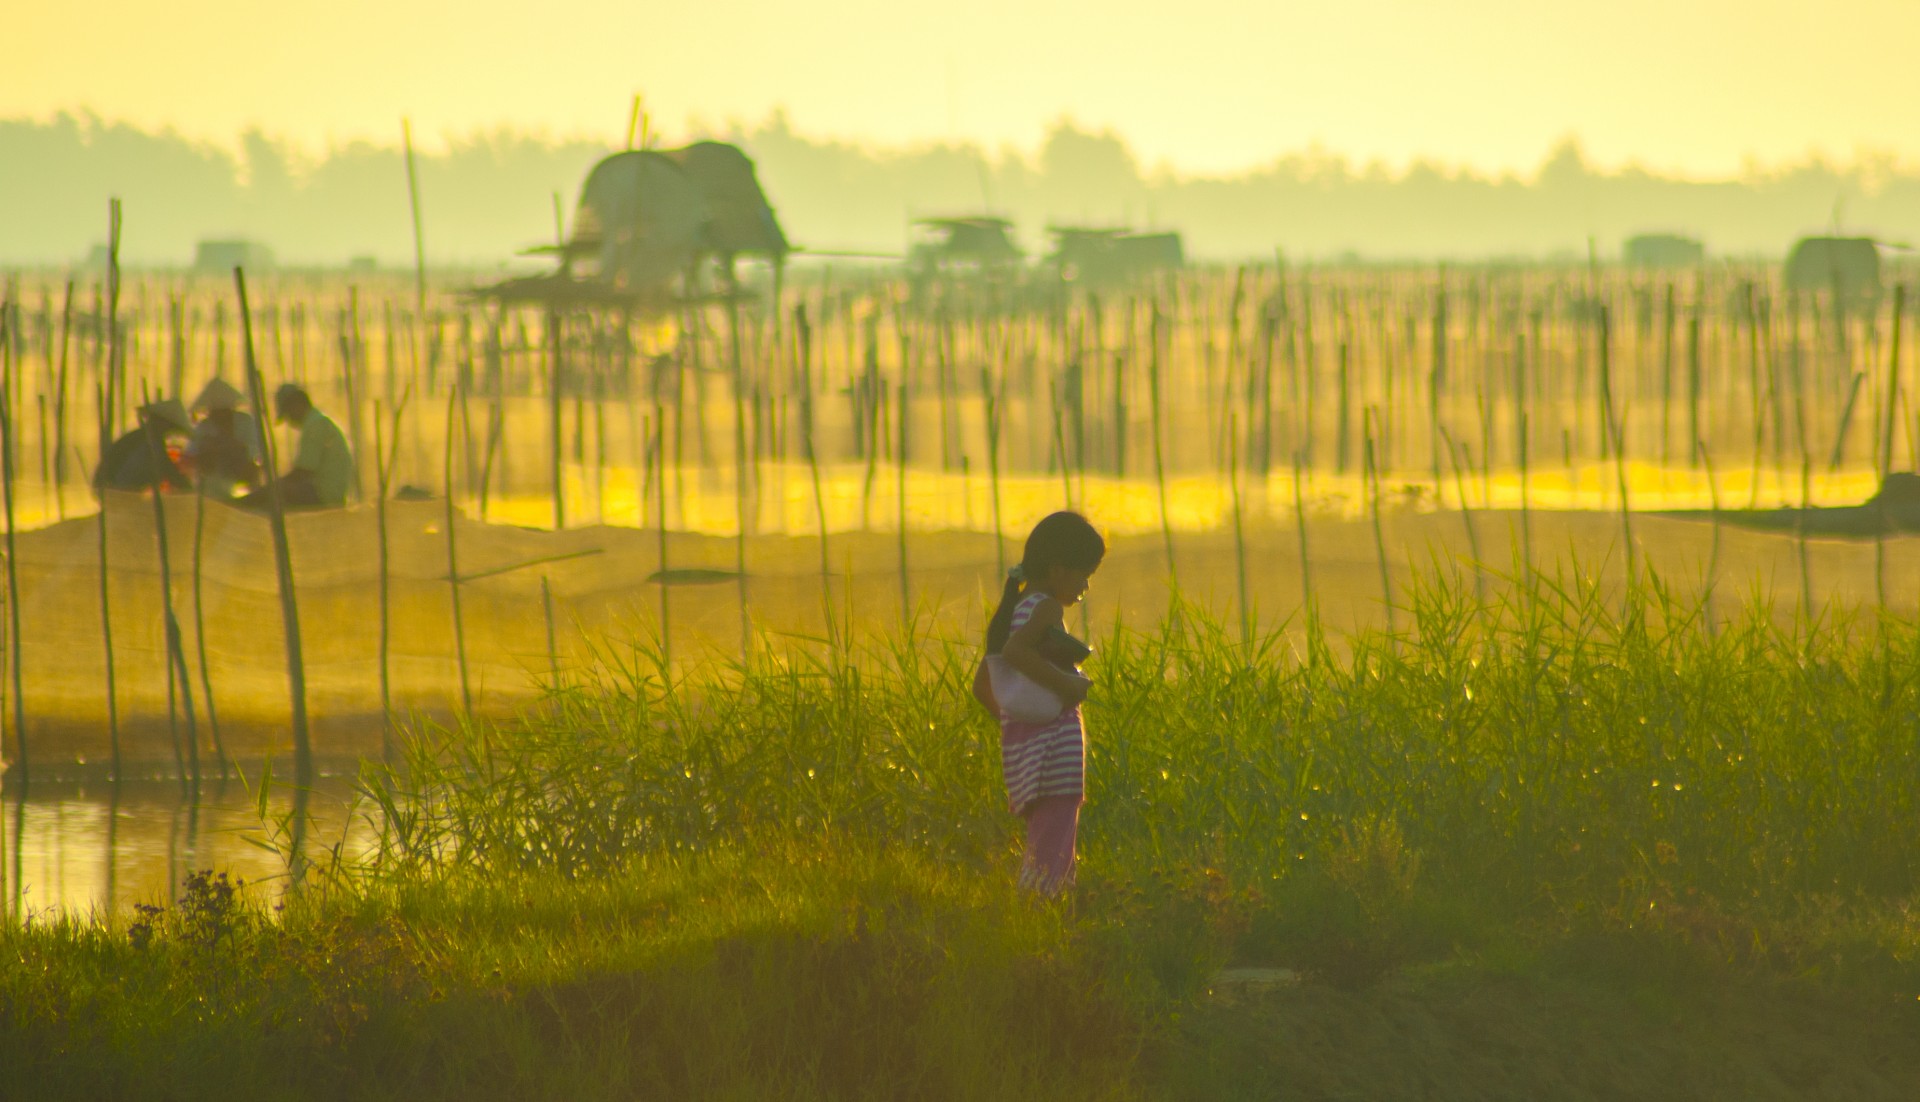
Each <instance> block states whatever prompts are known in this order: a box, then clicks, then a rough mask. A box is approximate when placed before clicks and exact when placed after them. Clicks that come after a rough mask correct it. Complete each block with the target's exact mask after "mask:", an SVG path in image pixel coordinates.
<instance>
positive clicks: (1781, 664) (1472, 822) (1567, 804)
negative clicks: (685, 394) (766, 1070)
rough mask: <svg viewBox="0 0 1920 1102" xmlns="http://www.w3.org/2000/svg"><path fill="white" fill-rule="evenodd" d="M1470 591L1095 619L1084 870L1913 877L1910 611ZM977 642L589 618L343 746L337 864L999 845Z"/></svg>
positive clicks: (1518, 892) (990, 861) (1675, 880)
mask: <svg viewBox="0 0 1920 1102" xmlns="http://www.w3.org/2000/svg"><path fill="white" fill-rule="evenodd" d="M1489 591H1490V592H1492V593H1494V594H1496V596H1494V597H1493V598H1492V599H1491V603H1481V602H1480V601H1479V600H1478V599H1476V597H1475V596H1474V586H1473V584H1472V583H1471V582H1470V581H1468V580H1467V579H1465V578H1464V577H1463V576H1462V575H1461V574H1460V573H1459V572H1458V571H1457V570H1455V569H1453V568H1448V567H1435V568H1433V569H1431V570H1429V571H1427V572H1426V573H1424V574H1422V575H1420V576H1418V577H1417V578H1416V580H1415V582H1414V584H1413V586H1412V588H1411V589H1410V590H1409V591H1407V592H1406V593H1404V594H1403V597H1404V599H1405V601H1406V605H1407V607H1406V608H1405V609H1404V613H1405V618H1404V619H1403V620H1402V622H1403V623H1405V624H1407V625H1408V626H1407V627H1406V629H1405V630H1404V631H1403V632H1402V633H1400V634H1399V635H1396V636H1388V635H1385V634H1366V635H1362V636H1360V637H1357V638H1354V639H1351V640H1346V641H1338V642H1329V641H1327V640H1326V639H1324V638H1321V637H1318V636H1314V637H1312V639H1313V641H1312V642H1309V643H1308V644H1306V646H1308V647H1310V648H1313V649H1312V651H1311V652H1309V651H1303V650H1300V649H1296V647H1295V645H1294V643H1293V642H1292V641H1291V640H1290V638H1289V637H1287V636H1282V635H1275V636H1269V637H1266V638H1262V639H1256V640H1255V641H1254V642H1253V643H1252V644H1251V645H1248V644H1247V643H1246V642H1245V641H1243V639H1242V637H1241V633H1240V629H1239V626H1238V624H1237V623H1234V622H1232V621H1231V620H1230V619H1228V618H1216V617H1212V616H1210V615H1207V614H1205V613H1204V612H1202V611H1201V610H1197V609H1195V610H1189V613H1188V614H1186V615H1181V616H1178V617H1172V618H1169V619H1168V620H1167V621H1166V622H1164V623H1163V624H1161V625H1159V626H1157V627H1155V628H1152V629H1149V630H1145V631H1134V630H1126V629H1121V630H1116V631H1115V632H1114V633H1113V634H1112V635H1110V636H1109V637H1108V638H1106V639H1104V640H1100V641H1099V645H1098V647H1097V649H1096V657H1095V659H1094V660H1093V662H1092V663H1091V665H1090V667H1089V672H1090V673H1091V674H1092V676H1093V677H1094V678H1095V682H1096V689H1095V691H1094V693H1093V695H1092V697H1091V698H1090V699H1089V702H1088V705H1087V708H1086V716H1087V727H1088V731H1089V743H1090V755H1089V765H1088V791H1089V801H1088V805H1087V808H1086V812H1085V815H1084V817H1083V820H1082V823H1083V826H1082V836H1083V850H1084V851H1085V852H1086V854H1087V856H1088V860H1089V861H1090V863H1091V870H1092V877H1093V879H1092V881H1091V885H1092V886H1090V888H1089V890H1090V891H1094V892H1098V891H1101V890H1105V889H1104V888H1102V887H1100V885H1102V884H1109V885H1118V884H1131V883H1134V882H1136V881H1137V882H1140V883H1146V882H1149V881H1155V880H1156V879H1159V880H1164V879H1165V878H1168V877H1173V878H1180V877H1191V876H1192V875H1194V873H1195V870H1203V869H1204V870H1208V873H1207V875H1208V876H1212V877H1217V878H1219V879H1221V880H1222V881H1223V882H1224V883H1225V884H1227V885H1229V886H1230V887H1231V889H1232V890H1233V892H1238V893H1240V896H1239V897H1245V898H1256V897H1258V896H1260V895H1261V893H1265V892H1270V891H1272V890H1275V889H1276V886H1277V885H1283V884H1286V883H1288V882H1290V881H1292V882H1305V881H1306V880H1311V879H1313V878H1315V877H1319V878H1325V877H1327V876H1330V875H1334V874H1335V873H1336V871H1337V867H1338V865H1339V864H1340V862H1342V861H1345V860H1349V859H1351V858H1352V856H1353V854H1352V852H1351V851H1353V850H1354V848H1355V847H1356V846H1359V847H1361V848H1366V847H1367V846H1373V845H1377V844H1384V842H1383V840H1391V842H1392V847H1393V848H1396V849H1397V850H1399V851H1400V853H1399V855H1398V856H1397V857H1392V860H1395V861H1401V862H1403V863H1404V864H1405V865H1406V866H1407V868H1406V872H1407V875H1409V876H1413V875H1414V873H1413V871H1412V870H1413V867H1414V866H1415V865H1416V864H1417V867H1418V873H1417V879H1418V880H1419V881H1420V883H1421V884H1422V885H1423V886H1429V887H1432V888H1434V889H1436V890H1438V891H1440V892H1442V893H1450V894H1459V895H1462V896H1471V897H1473V898H1475V899H1477V900H1480V901H1483V902H1490V903H1494V904H1497V905H1498V906H1500V907H1504V908H1508V909H1510V910H1511V912H1512V913H1514V914H1528V913H1546V912H1575V911H1581V910H1592V911H1598V912H1606V913H1611V914H1617V915H1621V916H1641V917H1644V912H1645V910H1646V907H1647V906H1648V904H1655V905H1657V904H1658V903H1659V902H1660V901H1661V899H1663V898H1665V897H1666V895H1669V894H1672V893H1676V892H1677V893H1681V894H1685V893H1689V892H1691V893H1695V895H1696V896H1698V897H1699V898H1702V899H1711V900H1712V901H1714V905H1715V906H1722V907H1726V908H1730V909H1735V910H1740V909H1759V910H1763V911H1779V910H1782V909H1790V908H1792V907H1794V906H1796V905H1797V904H1798V903H1799V902H1801V901H1804V900H1805V899H1807V898H1809V897H1810V896H1815V895H1835V896H1844V897H1865V898H1872V899H1881V900H1886V899H1898V898H1905V897H1907V896H1909V895H1911V893H1912V892H1913V891H1914V889H1915V887H1916V884H1920V814H1916V812H1920V806H1916V805H1920V797H1916V793H1915V790H1914V786H1913V785H1912V784H1911V783H1910V782H1911V778H1912V777H1913V776H1914V775H1915V772H1916V767H1920V740H1917V739H1916V738H1915V735H1914V730H1915V728H1916V718H1917V717H1920V631H1916V629H1915V626H1914V625H1913V624H1911V623H1909V622H1905V621H1900V620H1897V619H1892V618H1880V619H1874V618H1871V617H1867V616H1860V617H1854V618H1849V617H1847V616H1844V615H1840V614H1829V615H1828V616H1827V617H1825V618H1823V619H1819V620H1814V621H1809V620H1806V619H1804V618H1797V619H1792V620H1783V619H1782V618H1781V617H1779V616H1776V615H1775V614H1774V610H1772V609H1771V608H1770V607H1767V606H1766V605H1764V604H1762V603H1761V602H1760V601H1759V600H1758V599H1757V598H1754V599H1750V600H1749V601H1748V603H1747V605H1746V606H1745V608H1746V611H1745V613H1744V615H1742V616H1741V617H1738V618H1736V619H1735V620H1734V621H1733V622H1732V623H1730V624H1723V625H1721V627H1720V629H1719V630H1717V631H1714V632H1709V631H1707V630H1706V627H1705V622H1704V616H1703V609H1702V606H1701V605H1700V604H1697V603H1689V602H1687V601H1683V600H1681V599H1679V598H1676V597H1674V596H1672V595H1671V594H1670V593H1669V591H1668V590H1667V589H1666V588H1665V587H1663V585H1662V584H1661V581H1660V579H1659V578H1657V577H1647V576H1645V575H1644V574H1643V576H1642V580H1641V582H1640V583H1639V584H1636V585H1634V586H1631V587H1628V588H1626V589H1625V590H1624V591H1623V590H1620V589H1619V588H1617V587H1616V588H1606V587H1603V586H1601V585H1599V584H1598V583H1596V582H1594V581H1593V580H1591V578H1590V576H1589V575H1588V574H1587V573H1586V571H1585V570H1584V569H1583V568H1582V567H1581V566H1580V565H1579V564H1578V563H1570V564H1566V565H1563V566H1562V567H1560V568H1559V569H1558V570H1555V569H1553V568H1551V567H1545V568H1539V569H1534V570H1531V571H1529V570H1526V569H1524V568H1522V567H1521V566H1520V565H1518V564H1516V568H1515V570H1514V576H1513V577H1510V578H1507V579H1505V584H1501V585H1497V586H1493V587H1490V589H1489ZM1783 623H1784V624H1785V625H1786V626H1782V625H1783ZM976 650H977V647H976V644H975V643H974V642H973V641H972V640H963V639H950V638H925V637H919V636H901V635H898V634H896V635H893V636H885V637H867V638H865V639H864V640H863V641H856V642H853V643H849V644H847V645H844V646H839V647H832V648H828V647H825V646H823V645H821V644H820V643H819V642H818V641H806V640H786V641H780V640H770V641H768V645H766V646H763V647H759V648H756V653H755V656H754V657H753V658H751V659H749V660H748V661H746V662H744V663H741V662H724V663H719V662H717V663H715V664H713V665H711V666H707V667H704V668H700V669H696V670H694V671H692V672H684V673H675V674H674V675H672V677H671V679H670V677H669V674H668V672H667V666H666V664H665V663H664V661H663V660H662V656H661V655H660V654H659V652H658V649H657V648H656V647H651V646H649V645H645V644H643V645H638V646H633V647H630V648H627V649H621V650H612V649H609V650H606V651H604V652H603V654H602V656H601V658H602V661H601V662H600V663H599V664H598V667H597V668H598V670H599V672H598V673H595V674H592V675H583V679H581V680H575V681H569V682H565V683H562V684H558V685H555V686H553V688H552V691H551V693H550V696H549V699H548V700H546V701H545V702H544V703H543V705H542V706H541V707H539V708H536V709H532V710H530V711H529V712H528V713H527V714H526V716H525V717H524V718H523V719H521V720H519V721H517V722H514V723H509V724H502V725H485V726H468V727H461V728H458V729H453V730H428V731H420V732H417V733H416V735H415V737H413V738H412V739H411V740H410V741H409V743H408V750H407V755H406V758H405V760H404V761H403V762H401V763H399V764H398V765H396V766H395V767H393V768H391V769H389V768H385V767H377V766H376V767H372V772H371V774H370V776H369V783H367V784H366V785H365V788H366V791H368V792H369V793H375V794H380V800H381V801H382V806H380V807H379V808H378V811H379V815H378V816H377V819H378V821H379V823H380V824H381V830H380V833H379V842H378V845H377V846H376V847H375V848H374V849H373V850H372V851H371V853H370V854H369V855H368V856H367V858H366V860H365V866H364V868H363V869H361V870H360V871H361V872H362V873H365V874H373V875H385V874H392V875H395V876H400V877H403V878H410V877H414V876H418V875H420V874H433V873H442V872H445V871H448V870H453V869H460V868H474V869H481V870H487V871H506V870H520V871H524V870H553V871H558V872H563V873H567V874H572V875H591V874H601V873H607V872H611V871H614V870H617V869H619V868H620V867H622V866H623V865H624V864H625V863H626V862H628V861H630V860H632V859H633V858H634V857H635V856H636V855H644V854H698V853H702V852H709V851H713V850H716V849H721V848H725V847H728V846H733V845H740V844H761V843H764V842H767V841H769V840H778V841H781V842H783V843H784V842H800V843H806V844H818V845H822V846H831V845H838V844H847V843H857V844H859V845H863V846H879V847H892V848H906V849H910V850H915V851H919V852H922V853H924V854H926V855H929V856H932V857H937V858H940V859H943V860H960V861H964V862H969V863H973V864H975V865H978V866H982V867H986V866H990V865H994V864H995V863H996V862H1000V861H1003V860H1004V859H1005V857H1006V854H1007V852H1008V850H1009V847H1010V846H1011V845H1012V843H1013V841H1014V837H1013V836H1014V834H1015V831H1016V827H1017V824H1016V823H1015V821H1014V820H1012V819H1011V818H1010V817H1009V816H1008V815H1007V814H1006V813H1005V811H1004V808H1003V805H1002V800H1001V798H1000V787H999V786H1000V777H999V755H998V743H997V738H998V736H997V731H996V729H995V727H994V724H993V722H992V721H991V720H990V719H989V718H988V717H987V716H986V714H985V713H984V712H982V711H981V710H980V709H979V708H978V706H977V705H975V704H974V703H973V702H972V700H971V698H970V697H969V696H968V694H967V686H968V684H969V682H970V674H971V670H972V662H973V661H974V658H975V654H976ZM1343 855H1344V856H1343ZM1376 856H1378V855H1376ZM1383 859H1384V858H1383ZM1248 892H1251V893H1252V895H1251V896H1248V895H1247V894H1246V893H1248Z"/></svg>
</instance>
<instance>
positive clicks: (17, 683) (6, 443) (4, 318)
mask: <svg viewBox="0 0 1920 1102" xmlns="http://www.w3.org/2000/svg"><path fill="white" fill-rule="evenodd" d="M9 305H10V304H8V305H0V356H3V357H5V364H4V369H3V370H4V382H0V405H4V407H5V408H0V468H4V469H0V487H4V488H5V494H6V497H5V502H4V504H5V507H6V522H7V529H6V537H7V545H6V546H7V672H8V674H9V676H10V679H11V682H12V687H13V692H12V697H13V699H12V701H11V703H12V705H13V717H12V718H13V745H14V750H15V752H16V754H17V755H18V756H19V759H20V783H21V786H22V792H21V799H23V800H24V799H25V798H26V793H25V785H26V782H27V775H28V762H29V761H31V758H30V756H29V755H28V753H27V749H28V746H27V707H26V703H25V699H26V698H25V692H24V689H23V687H22V677H21V673H20V666H21V650H22V645H21V636H20V569H19V555H18V553H17V550H16V548H15V546H14V517H13V435H14V433H13V428H14V426H13V404H12V399H11V398H10V397H8V395H10V394H11V393H12V392H13V388H12V383H13V376H14V372H15V371H16V370H17V368H18V367H19V365H18V364H17V363H16V362H15V360H14V355H13V333H12V331H11V328H10V325H9ZM18 841H19V839H17V838H16V839H15V842H16V844H17V843H18Z"/></svg>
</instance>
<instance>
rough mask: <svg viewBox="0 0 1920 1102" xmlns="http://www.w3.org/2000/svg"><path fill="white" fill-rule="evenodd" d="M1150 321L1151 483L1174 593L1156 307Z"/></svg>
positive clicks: (1175, 582) (1175, 581) (1177, 583)
mask: <svg viewBox="0 0 1920 1102" xmlns="http://www.w3.org/2000/svg"><path fill="white" fill-rule="evenodd" d="M1152 310H1153V320H1152V323H1151V326H1150V328H1149V330H1148V346H1147V386H1148V388H1149V390H1150V391H1151V397H1152V402H1153V481H1154V486H1155V487H1156V489H1157V491H1158V493H1159V498H1160V538H1161V541H1162V543H1163V544H1164V545H1165V548H1166V554H1167V579H1168V585H1169V588H1171V589H1172V590H1173V591H1174V592H1175V593H1178V592H1179V590H1180V571H1179V568H1178V566H1177V565H1176V564H1175V562H1174V557H1173V520H1172V518H1171V517H1170V516H1169V515H1168V512H1167V457H1166V444H1165V441H1164V440H1163V439H1162V437H1163V436H1164V432H1163V420H1164V414H1163V410H1162V406H1161V390H1160V324H1161V319H1160V307H1159V305H1158V304H1157V303H1156V304H1154V305H1153V306H1152Z"/></svg>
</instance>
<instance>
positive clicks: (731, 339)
mask: <svg viewBox="0 0 1920 1102" xmlns="http://www.w3.org/2000/svg"><path fill="white" fill-rule="evenodd" d="M773 313H774V316H775V317H776V318H778V317H779V315H780V303H779V301H778V300H776V301H775V302H774V309H773ZM776 324H777V323H776ZM776 347H777V346H776ZM727 358H728V359H729V360H730V361H731V362H730V364H729V367H730V368H731V372H730V373H731V375H732V377H733V465H734V467H733V492H734V512H735V517H736V519H737V520H738V527H739V531H738V532H736V533H735V534H734V538H733V562H734V574H735V578H734V583H735V585H736V587H737V589H738V593H739V596H740V660H741V661H742V662H745V661H747V660H748V659H749V658H751V657H752V656H753V619H752V613H751V611H750V610H749V608H748V605H747V529H748V528H749V527H750V526H751V521H750V519H749V517H748V515H747V502H748V474H749V471H748V469H747V392H746V391H747V384H746V366H745V362H744V361H743V360H742V358H741V354H740V303H739V302H738V300H736V299H733V298H729V299H727ZM752 473H754V474H757V473H758V470H757V469H756V470H755V471H754V472H752Z"/></svg>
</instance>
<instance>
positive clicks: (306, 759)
mask: <svg viewBox="0 0 1920 1102" xmlns="http://www.w3.org/2000/svg"><path fill="white" fill-rule="evenodd" d="M233 286H234V290H235V291H236V292H237V293H238V294H239V296H240V342H241V346H242V351H243V354H244V355H245V357H246V361H245V362H246V365H247V389H248V391H249V392H250V393H251V397H252V400H253V408H254V409H255V410H256V411H258V412H259V414H260V415H261V416H262V417H265V416H266V411H267V410H268V409H270V408H272V407H270V406H269V405H267V400H266V391H267V386H266V382H265V380H263V379H262V378H261V377H260V367H259V364H258V363H257V362H256V361H255V360H254V355H253V311H252V308H251V307H250V306H249V305H248V304H247V275H246V272H245V271H243V270H242V269H240V268H238V267H236V268H234V270H233ZM260 443H261V446H262V447H261V450H262V454H263V455H264V457H265V459H266V462H265V464H264V466H265V467H266V469H267V507H268V514H267V516H268V520H269V522H270V524H271V527H272V531H273V565H274V573H275V575H276V577H277V579H278V582H279V589H280V619H281V627H282V630H283V631H284V632H285V634H286V644H287V685H288V695H289V703H290V705H291V707H292V720H293V781H294V784H295V785H296V786H297V787H298V788H300V789H302V790H305V789H306V788H308V787H309V786H311V785H312V784H313V748H312V746H311V744H310V743H309V742H308V739H307V670H306V662H305V659H304V656H303V655H302V653H301V647H300V605H299V601H298V599H297V597H296V596H295V593H294V588H293V552H292V549H291V548H290V547H289V546H288V543H287V510H286V503H285V501H284V500H283V499H282V498H281V496H280V474H279V469H278V457H277V456H275V454H274V441H273V434H272V433H270V432H267V431H266V426H265V425H264V424H263V425H261V432H260ZM304 830H305V824H304V823H296V824H295V831H296V835H295V836H296V840H297V839H298V838H299V836H300V834H302V833H304ZM294 861H295V864H296V868H297V867H298V866H299V862H300V861H301V856H300V853H299V850H298V846H297V845H296V847H295V853H294Z"/></svg>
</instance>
